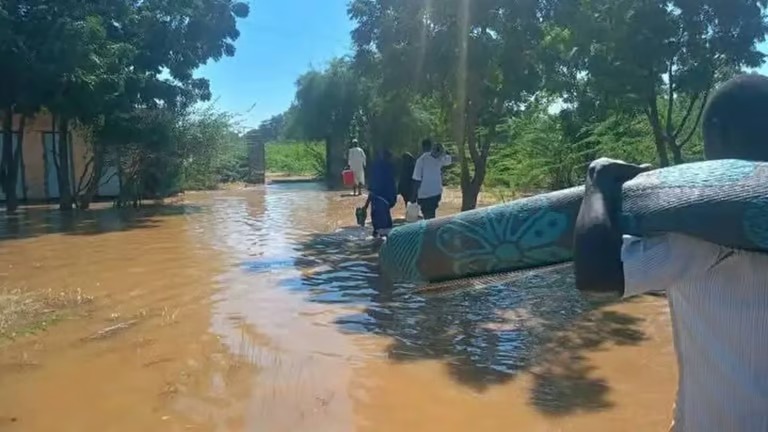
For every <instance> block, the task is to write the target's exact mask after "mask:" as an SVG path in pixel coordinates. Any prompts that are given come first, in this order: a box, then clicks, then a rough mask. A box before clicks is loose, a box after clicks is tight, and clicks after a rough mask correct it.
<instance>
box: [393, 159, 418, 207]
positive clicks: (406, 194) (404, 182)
mask: <svg viewBox="0 0 768 432" xmlns="http://www.w3.org/2000/svg"><path fill="white" fill-rule="evenodd" d="M415 167H416V158H415V157H413V155H412V154H410V153H408V152H406V153H403V155H402V156H401V157H400V181H399V182H398V184H397V193H398V194H400V196H401V197H403V202H405V203H406V204H408V203H409V202H412V201H413V199H412V196H413V169H414V168H415Z"/></svg>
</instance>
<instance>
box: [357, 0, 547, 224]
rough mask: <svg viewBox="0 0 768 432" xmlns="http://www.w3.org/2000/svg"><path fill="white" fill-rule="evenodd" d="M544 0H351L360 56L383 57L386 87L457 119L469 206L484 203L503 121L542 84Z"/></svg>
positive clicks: (452, 121) (463, 186)
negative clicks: (432, 102) (426, 100)
mask: <svg viewBox="0 0 768 432" xmlns="http://www.w3.org/2000/svg"><path fill="white" fill-rule="evenodd" d="M544 6H545V5H544V4H541V5H540V4H539V2H532V1H503V0H488V1H470V0H448V1H442V2H413V1H408V0H354V1H353V2H352V3H351V4H350V7H349V14H350V16H351V17H352V19H353V20H355V21H356V22H357V27H356V28H355V30H354V31H353V33H352V36H353V40H354V43H355V46H356V51H357V53H356V55H357V58H358V59H359V61H361V62H367V63H371V62H375V61H376V60H377V59H380V64H381V65H382V67H383V70H382V75H383V79H382V86H383V88H384V90H385V91H390V90H399V91H404V90H407V91H410V92H414V93H416V94H420V95H423V96H426V97H436V99H437V100H438V101H439V102H440V106H441V108H442V110H443V112H444V114H443V116H444V117H445V118H450V124H451V125H452V133H451V135H452V138H453V141H454V143H455V145H456V147H457V149H458V154H457V156H458V161H459V164H460V169H461V189H462V195H463V199H462V209H463V210H469V209H472V208H474V207H475V206H476V205H477V196H478V194H479V192H480V188H481V186H482V184H483V181H484V179H485V175H486V164H487V161H488V155H489V153H490V150H491V146H492V143H494V141H495V140H496V138H497V135H498V130H497V128H498V126H499V125H500V124H501V123H502V121H503V120H504V119H505V118H506V117H507V116H509V115H512V114H514V113H515V112H517V111H518V110H519V109H520V108H521V106H522V105H523V104H524V103H525V102H526V101H527V100H528V99H529V98H530V97H531V95H532V94H534V93H535V92H536V91H537V90H538V89H539V87H540V85H541V83H542V73H541V72H542V71H541V67H540V64H541V63H542V62H540V61H539V60H540V53H539V51H540V49H541V47H542V45H544V43H543V42H542V41H543V40H544V35H545V30H546V29H545V28H544V26H543V22H542V20H541V17H542V10H541V8H542V7H544Z"/></svg>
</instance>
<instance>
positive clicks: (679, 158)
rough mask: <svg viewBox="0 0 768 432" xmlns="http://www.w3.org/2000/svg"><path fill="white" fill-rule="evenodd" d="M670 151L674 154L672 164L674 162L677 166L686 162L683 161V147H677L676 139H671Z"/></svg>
mask: <svg viewBox="0 0 768 432" xmlns="http://www.w3.org/2000/svg"><path fill="white" fill-rule="evenodd" d="M669 151H670V152H672V162H674V163H675V165H680V164H681V163H684V162H685V161H684V160H683V146H681V145H677V143H676V142H675V140H674V138H670V140H669Z"/></svg>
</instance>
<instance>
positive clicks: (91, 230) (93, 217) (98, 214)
mask: <svg viewBox="0 0 768 432" xmlns="http://www.w3.org/2000/svg"><path fill="white" fill-rule="evenodd" d="M200 210H201V209H200V208H199V207H196V206H189V205H149V206H144V207H141V208H138V209H134V208H120V209H118V208H111V207H103V208H94V209H90V210H87V211H72V212H62V211H59V210H58V209H56V208H54V207H29V208H22V209H20V210H19V211H18V212H17V213H16V214H14V215H7V214H4V213H0V242H1V241H3V240H16V239H25V238H33V237H39V236H43V235H47V234H67V235H98V234H104V233H109V232H116V231H130V230H135V229H143V228H154V227H156V226H157V225H158V224H159V222H160V219H162V218H165V217H169V216H183V215H186V214H193V213H198V212H199V211H200Z"/></svg>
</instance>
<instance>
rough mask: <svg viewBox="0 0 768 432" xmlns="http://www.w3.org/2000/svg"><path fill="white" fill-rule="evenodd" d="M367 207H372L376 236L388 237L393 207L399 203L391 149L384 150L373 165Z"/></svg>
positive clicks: (372, 221)
mask: <svg viewBox="0 0 768 432" xmlns="http://www.w3.org/2000/svg"><path fill="white" fill-rule="evenodd" d="M368 191H369V193H368V200H367V201H366V203H365V207H364V208H365V209H366V210H367V209H368V206H370V207H371V224H372V225H373V236H374V237H377V238H378V237H386V236H387V235H388V234H389V231H390V230H391V229H392V225H393V222H392V207H394V206H395V204H397V187H396V185H395V166H394V164H393V163H392V154H391V153H390V152H389V150H386V149H384V150H382V151H381V152H379V154H378V157H377V158H376V160H375V161H374V162H373V164H372V167H371V177H370V187H369V188H368Z"/></svg>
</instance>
